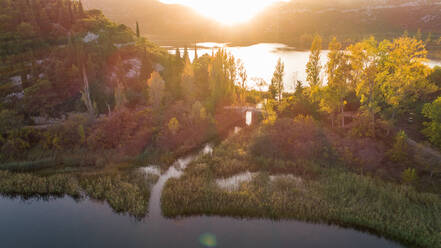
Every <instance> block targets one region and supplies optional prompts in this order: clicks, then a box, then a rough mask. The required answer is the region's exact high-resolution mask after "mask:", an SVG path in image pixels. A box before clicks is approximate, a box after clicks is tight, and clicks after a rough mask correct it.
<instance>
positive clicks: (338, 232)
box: [0, 197, 401, 248]
mask: <svg viewBox="0 0 441 248" xmlns="http://www.w3.org/2000/svg"><path fill="white" fill-rule="evenodd" d="M203 235H205V236H203ZM201 237H208V238H207V239H208V241H205V243H206V244H211V245H214V244H215V245H216V246H215V247H253V248H255V247H339V248H342V247H359V248H362V247H366V248H367V247H401V246H400V245H398V244H396V243H394V242H391V241H388V240H385V239H383V238H379V237H376V236H373V235H370V234H366V233H362V232H359V231H355V230H351V229H343V228H339V227H336V226H327V225H319V224H308V223H304V222H298V221H277V222H274V221H271V220H258V219H254V220H240V219H234V218H223V217H203V216H202V217H191V218H185V219H177V220H170V219H164V218H150V219H149V218H146V219H145V220H143V221H136V220H135V219H134V218H132V217H129V216H125V215H119V214H115V213H114V212H113V211H112V210H111V209H110V207H109V206H108V205H107V204H104V203H99V202H94V201H91V200H84V201H81V202H76V201H75V200H73V199H72V198H70V197H65V198H59V199H53V200H50V201H43V200H30V201H22V200H19V199H9V198H4V197H0V247H5V248H11V247H44V248H47V247H207V246H204V245H202V243H201V240H200V239H201ZM213 247H214V246H213Z"/></svg>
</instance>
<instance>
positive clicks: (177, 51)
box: [175, 48, 181, 61]
mask: <svg viewBox="0 0 441 248" xmlns="http://www.w3.org/2000/svg"><path fill="white" fill-rule="evenodd" d="M175 55H176V60H177V61H180V60H181V51H180V50H179V48H176V51H175Z"/></svg>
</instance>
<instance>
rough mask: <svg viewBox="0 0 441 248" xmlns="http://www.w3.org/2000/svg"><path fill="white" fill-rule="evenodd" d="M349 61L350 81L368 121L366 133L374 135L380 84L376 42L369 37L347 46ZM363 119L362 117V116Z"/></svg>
mask: <svg viewBox="0 0 441 248" xmlns="http://www.w3.org/2000/svg"><path fill="white" fill-rule="evenodd" d="M348 51H349V53H350V55H349V59H350V62H351V75H352V77H351V81H352V87H354V88H355V92H356V94H357V96H358V97H359V98H360V103H361V105H362V107H361V109H362V111H363V112H364V113H365V114H366V116H367V119H368V120H370V121H369V124H368V126H369V130H368V133H370V134H371V135H375V115H376V114H377V113H378V112H380V110H381V108H380V101H381V99H380V96H381V94H380V93H381V92H380V85H379V84H378V82H377V80H376V77H377V73H378V43H377V41H376V40H375V39H374V38H373V37H371V38H370V39H367V40H365V41H363V42H359V43H357V44H355V45H351V46H350V47H349V48H348ZM362 119H363V118H362Z"/></svg>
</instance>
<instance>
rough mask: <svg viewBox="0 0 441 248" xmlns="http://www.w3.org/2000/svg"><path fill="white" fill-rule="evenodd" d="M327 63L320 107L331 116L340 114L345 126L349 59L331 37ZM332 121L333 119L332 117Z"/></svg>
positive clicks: (339, 44) (342, 123)
mask: <svg viewBox="0 0 441 248" xmlns="http://www.w3.org/2000/svg"><path fill="white" fill-rule="evenodd" d="M329 50H330V51H329V53H328V63H327V64H326V73H327V75H328V85H327V86H326V89H325V97H323V99H322V103H321V105H322V107H323V108H324V109H325V110H326V111H327V112H329V113H331V116H335V115H336V114H337V113H338V112H339V113H340V118H341V126H342V127H344V126H345V118H344V107H345V104H346V101H345V97H346V95H347V93H348V90H349V87H348V84H349V79H350V64H349V58H348V56H347V55H346V54H345V52H344V51H343V50H342V45H341V43H340V42H338V41H337V38H336V37H333V39H332V40H331V42H330V43H329ZM332 120H334V117H332Z"/></svg>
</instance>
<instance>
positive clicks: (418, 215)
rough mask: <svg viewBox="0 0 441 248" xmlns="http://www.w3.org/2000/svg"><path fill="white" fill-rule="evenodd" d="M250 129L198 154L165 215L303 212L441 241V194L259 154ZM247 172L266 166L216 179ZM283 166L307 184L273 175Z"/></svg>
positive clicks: (399, 236)
mask: <svg viewBox="0 0 441 248" xmlns="http://www.w3.org/2000/svg"><path fill="white" fill-rule="evenodd" d="M247 135H248V134H244V136H239V137H236V138H235V139H232V140H228V141H227V142H225V143H224V144H222V145H220V146H219V147H218V148H216V149H215V150H214V152H213V156H212V157H209V156H205V157H202V158H200V159H198V160H197V161H195V162H194V163H192V164H190V165H189V166H188V167H187V169H186V171H185V173H184V175H183V176H182V177H181V178H179V179H172V180H169V181H168V182H167V184H166V185H165V188H164V191H163V194H162V198H161V204H162V210H163V213H164V214H165V216H167V217H176V216H185V215H200V214H207V215H222V216H237V217H267V218H276V219H279V218H287V219H297V220H304V221H310V222H320V223H330V224H338V225H341V226H347V227H353V228H357V229H361V230H367V231H370V232H373V233H376V234H379V235H383V236H386V237H388V238H390V239H394V240H397V241H400V242H402V243H403V244H406V245H409V246H412V247H430V248H436V247H441V218H440V213H441V198H440V197H439V195H436V194H431V193H421V192H417V191H416V190H415V189H414V188H412V187H411V186H405V185H399V184H395V183H391V182H385V181H383V180H381V179H378V178H373V177H368V176H363V175H358V174H355V173H352V172H350V171H348V169H346V168H345V167H344V166H338V165H331V164H327V165H326V164H325V165H324V164H320V162H319V161H312V160H298V161H285V160H273V159H267V158H265V157H261V158H258V159H256V158H253V157H251V156H249V155H248V154H249V152H247V145H246V142H245V141H246V140H247ZM248 138H249V136H248ZM245 171H254V172H256V171H258V172H259V173H258V176H256V177H254V179H253V180H252V181H250V182H243V183H242V184H241V185H240V186H239V187H238V190H236V191H226V190H222V189H221V188H220V187H218V185H217V184H216V183H215V182H216V179H218V178H226V177H230V176H232V175H233V174H238V173H241V172H245ZM277 173H284V174H294V175H295V176H298V177H301V178H302V180H301V183H299V182H298V181H296V180H295V179H294V178H289V177H287V178H278V179H275V180H270V177H269V175H270V174H277Z"/></svg>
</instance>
